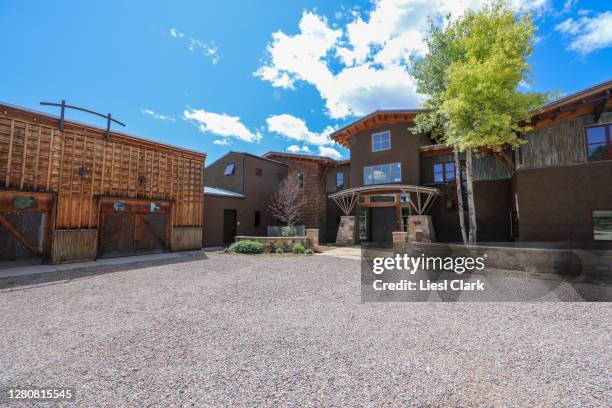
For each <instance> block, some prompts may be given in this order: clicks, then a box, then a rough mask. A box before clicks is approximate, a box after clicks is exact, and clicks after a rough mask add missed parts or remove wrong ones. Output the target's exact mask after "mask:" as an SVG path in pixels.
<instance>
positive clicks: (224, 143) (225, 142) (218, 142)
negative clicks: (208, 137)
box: [213, 139, 231, 146]
mask: <svg viewBox="0 0 612 408" xmlns="http://www.w3.org/2000/svg"><path fill="white" fill-rule="evenodd" d="M213 144H216V145H219V146H228V145H230V144H231V143H230V142H229V140H227V139H218V140H215V141H214V142H213Z"/></svg>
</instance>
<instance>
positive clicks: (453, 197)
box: [433, 162, 467, 210]
mask: <svg viewBox="0 0 612 408" xmlns="http://www.w3.org/2000/svg"><path fill="white" fill-rule="evenodd" d="M433 173H434V183H436V184H441V185H442V186H441V190H442V192H443V193H444V196H445V198H446V208H447V209H449V210H453V209H456V208H457V188H456V185H455V162H444V163H435V164H434V168H433ZM465 178H466V177H465V163H463V162H462V163H461V182H462V184H463V185H462V187H463V195H464V197H463V198H464V200H465V198H466V192H467V183H466V181H465Z"/></svg>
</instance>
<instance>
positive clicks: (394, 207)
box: [329, 184, 441, 245]
mask: <svg viewBox="0 0 612 408" xmlns="http://www.w3.org/2000/svg"><path fill="white" fill-rule="evenodd" d="M440 194H441V193H440V191H439V190H438V189H436V188H432V187H423V186H414V185H405V184H401V185H398V184H386V185H376V186H363V187H355V188H349V189H346V190H342V191H339V192H336V193H334V194H330V196H329V198H331V199H332V200H333V201H334V202H335V203H336V204H337V205H338V207H340V209H341V211H342V213H343V214H344V215H343V216H342V217H340V226H339V228H338V234H337V236H336V243H337V244H342V245H350V244H354V243H359V242H371V243H391V242H392V241H393V232H397V231H403V232H408V234H409V239H410V240H413V241H424V242H432V241H435V234H434V231H433V226H432V223H431V217H430V216H429V215H426V214H427V211H428V210H429V209H430V208H431V205H432V204H433V202H434V201H435V199H436V197H437V196H439V195H440Z"/></svg>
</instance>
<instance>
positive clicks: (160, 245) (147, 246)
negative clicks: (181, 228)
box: [98, 199, 170, 258]
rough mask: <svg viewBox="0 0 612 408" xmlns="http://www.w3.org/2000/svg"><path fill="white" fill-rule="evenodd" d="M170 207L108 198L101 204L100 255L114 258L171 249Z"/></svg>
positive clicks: (167, 204) (168, 205) (159, 203)
mask: <svg viewBox="0 0 612 408" xmlns="http://www.w3.org/2000/svg"><path fill="white" fill-rule="evenodd" d="M169 223H170V204H169V203H167V202H155V201H145V200H142V201H140V200H122V199H112V200H109V199H105V200H103V201H102V202H101V203H100V231H99V235H100V239H99V245H98V255H99V256H100V257H106V258H109V257H115V256H126V255H137V254H143V253H156V252H163V251H166V250H169V249H170V240H169V230H170V224H169Z"/></svg>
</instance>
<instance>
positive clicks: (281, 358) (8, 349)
mask: <svg viewBox="0 0 612 408" xmlns="http://www.w3.org/2000/svg"><path fill="white" fill-rule="evenodd" d="M101 272H111V270H104V271H101ZM359 294H360V279H359V261H357V260H351V259H341V258H335V257H329V256H323V255H317V256H301V257H296V256H292V255H284V256H259V257H254V256H242V255H228V254H221V253H212V254H208V259H194V260H193V261H191V262H183V263H175V264H167V265H149V266H147V265H140V266H139V267H138V268H136V267H135V266H133V267H131V268H123V270H120V271H117V272H112V273H101V274H98V275H92V276H81V277H79V278H77V279H73V280H59V281H55V282H48V283H38V284H36V285H33V286H16V287H12V288H6V289H3V290H2V291H0V328H1V329H0V330H1V333H2V335H1V337H0V367H1V369H0V387H1V386H9V385H11V386H15V385H20V386H26V385H39V386H54V387H60V386H74V387H76V390H77V403H78V404H77V405H78V406H97V407H116V406H134V407H145V406H166V407H174V406H270V405H282V406H296V407H304V406H400V405H401V406H409V405H412V406H449V405H450V406H483V405H484V406H554V407H559V406H609V405H608V404H609V402H610V401H611V400H612V391H611V390H612V382H611V378H612V377H611V367H612V360H611V355H612V353H611V352H612V350H611V344H612V338H611V332H610V328H611V327H612V313H611V312H612V303H363V304H362V303H360V298H359ZM17 406H24V404H19V405H17ZM72 406H74V405H72Z"/></svg>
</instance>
